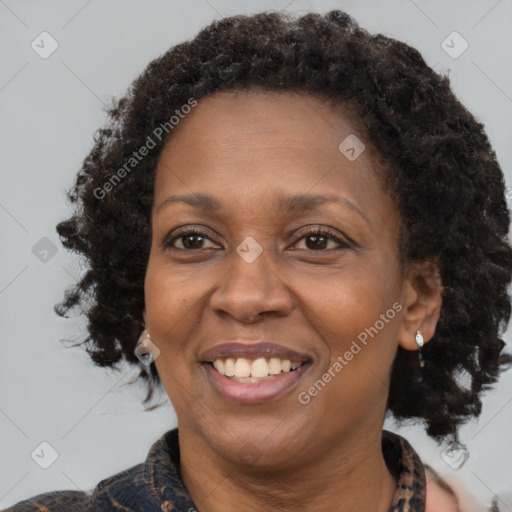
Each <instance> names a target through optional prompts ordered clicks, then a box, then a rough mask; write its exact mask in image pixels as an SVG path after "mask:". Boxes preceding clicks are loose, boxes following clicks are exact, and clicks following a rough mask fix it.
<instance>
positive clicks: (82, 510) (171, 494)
mask: <svg viewBox="0 0 512 512" xmlns="http://www.w3.org/2000/svg"><path fill="white" fill-rule="evenodd" d="M382 452H383V455H384V459H385V461H386V464H387V466H388V468H389V470H390V471H391V473H392V474H393V476H394V477H395V478H396V479H397V481H398V485H397V489H396V492H395V495H394V497H393V501H392V503H391V506H390V508H389V512H425V491H426V478H425V470H424V468H423V464H422V463H421V461H420V459H419V457H418V455H417V454H416V452H415V451H414V450H413V448H412V447H411V445H410V444H409V443H408V442H407V441H406V440H405V439H404V438H403V437H401V436H399V435H397V434H393V433H391V432H388V431H387V430H383V431H382ZM162 510H163V511H167V512H196V507H195V505H194V503H193V501H192V499H191V498H190V496H189V494H188V492H187V490H186V488H185V486H184V484H183V481H182V480H181V477H180V473H179V444H178V429H173V430H169V431H168V432H166V433H165V434H164V435H163V436H162V437H161V438H160V439H159V440H158V441H157V442H156V443H155V444H153V446H152V447H151V449H150V451H149V454H148V456H147V458H146V461H145V462H144V463H141V464H137V465H136V466H133V467H131V468H129V469H126V470H125V471H122V472H120V473H117V474H116V475H113V476H111V477H108V478H106V479H104V480H102V481H101V482H100V483H99V484H98V485H97V486H96V488H95V489H94V490H93V491H92V492H89V493H86V492H80V491H54V492H49V493H45V494H39V495H38V496H35V497H33V498H31V499H29V500H25V501H21V502H19V503H17V504H15V505H13V506H12V507H10V508H8V509H6V510H4V512H107V511H108V512H114V511H115V512H121V511H123V512H161V511H162Z"/></svg>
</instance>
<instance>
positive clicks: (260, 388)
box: [202, 363, 311, 404]
mask: <svg viewBox="0 0 512 512" xmlns="http://www.w3.org/2000/svg"><path fill="white" fill-rule="evenodd" d="M202 366H203V368H204V369H205V372H206V376H207V377H208V380H209V381H210V384H211V385H212V386H213V388H214V389H215V390H216V391H217V392H218V393H220V394H221V395H222V396H223V397H225V398H227V399H228V400H231V401H233V402H237V403H239V404H259V403H263V402H268V401H270V400H275V399H276V398H278V397H280V396H282V395H284V394H285V393H287V392H288V391H290V390H291V389H293V388H294V387H295V386H296V385H297V382H298V381H299V380H300V378H301V377H302V376H303V375H304V373H305V372H306V371H307V370H308V369H309V368H310V366H311V363H305V364H303V365H302V366H301V367H300V368H298V369H297V370H294V371H292V372H288V373H284V374H281V375H278V376H276V377H274V378H272V379H269V380H265V381H262V382H237V381H235V380H231V379H228V377H226V376H224V375H221V374H220V373H219V372H218V371H217V370H215V368H214V367H213V366H212V365H211V364H208V363H204V364H203V365H202Z"/></svg>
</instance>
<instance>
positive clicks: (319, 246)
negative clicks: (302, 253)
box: [296, 228, 350, 252]
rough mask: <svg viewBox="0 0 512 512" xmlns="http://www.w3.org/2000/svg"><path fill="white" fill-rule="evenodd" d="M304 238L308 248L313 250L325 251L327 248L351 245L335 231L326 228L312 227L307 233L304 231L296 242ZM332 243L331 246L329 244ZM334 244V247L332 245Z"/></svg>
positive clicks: (345, 247) (344, 247)
mask: <svg viewBox="0 0 512 512" xmlns="http://www.w3.org/2000/svg"><path fill="white" fill-rule="evenodd" d="M302 240H304V241H305V244H306V247H305V249H306V250H311V251H317V252H318V251H325V250H336V249H348V248H349V247H350V245H349V244H348V243H347V242H345V241H344V240H342V239H341V238H339V237H337V236H336V235H335V234H334V233H332V232H331V231H329V230H328V229H326V228H311V229H309V230H308V231H306V233H302V235H301V237H300V238H299V240H297V242H296V243H299V242H300V241H302ZM329 243H331V247H328V246H329ZM332 244H334V247H332Z"/></svg>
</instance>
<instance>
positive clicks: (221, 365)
mask: <svg viewBox="0 0 512 512" xmlns="http://www.w3.org/2000/svg"><path fill="white" fill-rule="evenodd" d="M213 367H214V368H215V369H216V370H217V371H218V372H219V373H222V375H225V373H224V371H225V370H224V361H223V360H222V359H215V361H213Z"/></svg>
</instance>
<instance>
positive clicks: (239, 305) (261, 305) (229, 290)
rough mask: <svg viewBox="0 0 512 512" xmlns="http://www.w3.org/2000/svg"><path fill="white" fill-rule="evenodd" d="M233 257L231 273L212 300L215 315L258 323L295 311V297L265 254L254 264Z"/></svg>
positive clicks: (237, 256) (227, 274)
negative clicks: (269, 317)
mask: <svg viewBox="0 0 512 512" xmlns="http://www.w3.org/2000/svg"><path fill="white" fill-rule="evenodd" d="M232 258H233V261H232V262H230V264H231V268H230V270H229V271H228V272H227V273H226V274H225V275H224V277H223V278H222V280H221V281H220V283H219V284H218V286H217V288H216V289H215V291H214V292H213V294H212V295H211V297H210V307H211V308H212V310H213V311H214V312H216V313H217V314H219V315H222V316H230V317H232V318H235V319H236V320H238V321H239V322H242V323H255V322H258V321H260V320H261V319H262V318H263V317H267V316H269V315H271V316H286V315H289V314H290V313H291V312H292V311H293V308H294V303H293V299H292V295H291V293H290V291H289V289H288V287H287V286H286V284H285V283H284V282H283V280H282V279H281V277H280V276H279V275H278V274H277V270H276V269H275V268H271V266H270V263H269V261H268V259H267V258H266V257H265V253H263V254H262V255H261V256H260V257H258V258H257V259H256V260H255V261H253V262H251V263H248V262H247V261H245V260H244V259H243V258H241V257H240V256H239V255H238V254H237V253H234V254H233V256H232Z"/></svg>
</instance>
